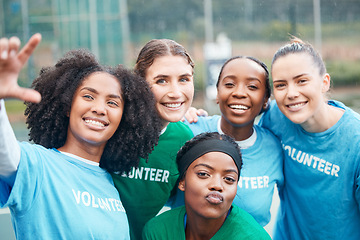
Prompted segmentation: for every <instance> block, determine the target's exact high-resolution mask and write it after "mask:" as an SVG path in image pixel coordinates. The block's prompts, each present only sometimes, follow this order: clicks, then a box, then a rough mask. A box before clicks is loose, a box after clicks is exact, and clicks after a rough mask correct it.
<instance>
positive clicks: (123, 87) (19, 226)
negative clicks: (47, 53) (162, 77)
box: [0, 34, 161, 239]
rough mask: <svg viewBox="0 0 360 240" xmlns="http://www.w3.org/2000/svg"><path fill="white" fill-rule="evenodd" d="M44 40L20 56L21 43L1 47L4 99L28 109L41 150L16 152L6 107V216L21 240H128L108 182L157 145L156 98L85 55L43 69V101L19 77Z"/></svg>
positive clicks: (2, 182)
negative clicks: (12, 99) (19, 102)
mask: <svg viewBox="0 0 360 240" xmlns="http://www.w3.org/2000/svg"><path fill="white" fill-rule="evenodd" d="M40 40H41V36H40V35H39V34H36V35H34V36H33V37H32V38H31V39H30V40H29V42H28V43H27V44H26V45H25V46H24V48H23V49H22V50H21V51H20V52H19V53H18V52H17V51H18V48H19V46H20V41H19V39H17V38H10V39H4V38H3V39H1V40H0V85H1V87H0V99H4V98H8V97H15V98H19V99H22V100H25V101H28V102H27V103H26V105H27V108H26V110H25V115H26V116H27V124H28V128H29V129H30V133H29V135H30V140H32V141H33V142H34V143H35V144H29V143H26V142H21V143H20V142H19V143H18V142H16V139H15V137H14V134H13V132H12V130H11V126H10V124H9V122H8V120H7V117H6V113H5V108H4V103H3V100H1V109H0V115H1V116H0V159H1V161H0V206H1V207H9V209H10V211H11V214H12V220H13V226H14V230H15V234H16V237H17V239H23V238H24V239H40V238H41V239H129V227H128V220H127V217H126V213H125V210H124V207H123V205H122V202H121V200H120V198H119V194H118V191H117V190H116V188H114V185H113V181H112V178H111V175H110V174H109V173H111V172H114V171H117V172H128V171H129V170H130V169H131V168H132V167H136V166H137V164H138V163H139V158H140V157H142V158H147V156H148V154H149V153H150V152H151V151H152V149H153V147H154V145H155V144H156V143H157V140H158V135H159V131H160V129H161V123H160V120H159V119H158V117H157V113H156V110H155V108H154V100H153V95H152V92H151V91H150V89H149V87H148V86H147V84H146V82H145V81H144V80H143V79H142V78H140V77H138V76H137V75H135V74H133V73H132V72H130V71H128V70H126V69H124V68H123V67H122V66H117V67H113V68H111V67H104V66H102V65H100V64H99V63H98V61H97V60H96V59H95V57H94V55H92V54H91V53H89V52H88V51H86V50H73V51H70V52H68V53H67V54H66V55H65V56H64V57H63V58H62V59H60V60H59V61H58V62H57V63H56V65H55V66H53V67H47V68H43V69H42V70H41V72H40V75H39V77H38V78H37V79H35V81H34V83H33V87H34V89H35V90H36V91H37V92H35V91H34V90H30V89H22V88H19V86H18V85H17V79H18V74H19V72H20V70H21V68H22V67H23V65H24V64H25V62H26V61H27V59H28V58H29V57H30V55H31V53H32V52H33V50H34V49H35V47H36V46H37V44H38V43H39V42H40ZM40 98H41V100H40ZM36 102H38V103H36Z"/></svg>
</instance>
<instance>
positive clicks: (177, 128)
mask: <svg viewBox="0 0 360 240" xmlns="http://www.w3.org/2000/svg"><path fill="white" fill-rule="evenodd" d="M169 132H171V133H174V132H176V134H181V135H184V136H190V137H192V136H193V133H192V131H191V129H190V128H189V127H188V126H187V125H186V124H185V123H183V122H181V121H179V122H171V123H169V125H168V126H167V128H166V133H169Z"/></svg>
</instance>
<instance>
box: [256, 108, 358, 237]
mask: <svg viewBox="0 0 360 240" xmlns="http://www.w3.org/2000/svg"><path fill="white" fill-rule="evenodd" d="M328 104H330V105H332V106H334V107H338V108H341V109H344V110H345V112H344V114H343V116H342V118H341V119H340V120H339V121H338V122H337V123H336V124H335V125H334V126H332V127H331V128H329V129H328V130H326V131H324V132H320V133H309V132H306V131H305V130H304V129H303V128H302V127H301V126H300V125H299V124H294V123H293V122H291V121H290V120H289V119H288V118H286V117H285V115H283V114H282V113H281V111H280V110H279V108H278V107H277V105H276V103H275V101H273V102H272V103H271V107H270V110H269V111H267V112H266V113H265V114H264V115H263V117H262V119H261V121H260V124H261V125H262V126H264V127H266V128H268V129H270V130H271V131H272V132H273V133H274V134H275V135H276V136H278V137H279V138H280V140H281V143H282V148H283V150H284V153H285V159H284V175H285V179H286V182H285V187H284V188H283V190H282V191H280V197H281V206H280V211H279V214H278V221H277V224H276V229H275V234H274V239H284V240H285V239H299V240H300V239H347V240H355V239H357V240H358V239H360V209H359V203H360V151H359V146H360V115H359V114H357V113H355V112H354V111H352V110H351V109H350V108H348V107H346V106H345V105H344V104H342V103H340V102H337V101H329V103H328Z"/></svg>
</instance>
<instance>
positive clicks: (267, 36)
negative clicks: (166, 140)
mask: <svg viewBox="0 0 360 240" xmlns="http://www.w3.org/2000/svg"><path fill="white" fill-rule="evenodd" d="M359 13H360V0H128V1H127V0H102V1H100V0H31V1H28V0H0V36H1V37H11V36H14V35H16V36H18V37H19V38H20V39H21V40H22V41H23V42H25V41H26V40H27V39H29V37H30V36H31V35H32V34H34V33H36V32H40V33H41V34H42V36H43V40H42V42H41V44H40V45H39V47H38V48H37V49H36V51H35V53H34V54H33V57H32V58H31V59H30V61H29V63H28V65H27V67H26V69H24V71H23V72H22V73H21V76H20V84H21V85H22V86H30V84H31V82H32V80H33V79H34V78H35V77H36V75H37V74H38V72H39V70H40V68H41V67H42V66H49V65H53V64H54V63H55V62H56V60H58V59H59V57H61V56H62V55H63V54H64V53H65V52H66V51H68V50H70V49H74V48H88V49H90V50H91V51H92V52H93V53H95V54H96V56H97V57H98V58H99V59H100V61H101V62H102V63H104V64H109V65H115V64H124V65H126V66H127V67H129V68H132V67H133V66H134V62H135V60H136V56H137V54H138V53H139V51H140V49H141V47H142V46H143V45H144V44H145V43H146V42H148V41H149V40H150V39H153V38H170V39H173V40H175V41H177V42H179V43H180V44H182V45H183V46H184V47H185V48H186V49H187V50H188V51H189V53H190V54H191V56H192V57H193V60H194V61H195V100H194V106H195V107H201V108H205V109H206V110H208V111H209V112H210V113H211V114H213V113H218V110H217V106H216V104H215V103H214V101H213V100H212V98H213V96H212V95H211V93H210V92H206V91H207V89H208V87H209V86H211V85H212V84H213V81H214V79H215V78H216V77H217V76H216V75H217V71H218V70H219V66H221V64H222V63H223V62H224V61H225V59H226V58H228V57H230V56H234V55H250V56H253V57H256V58H258V59H260V60H262V61H264V62H265V63H266V64H267V65H268V66H269V68H270V63H271V59H272V56H273V54H274V53H275V51H276V50H277V49H278V48H279V47H281V46H282V45H284V44H286V43H287V42H288V40H289V36H290V35H294V36H297V37H300V38H301V39H303V40H304V41H307V42H310V43H311V44H313V45H314V46H315V47H316V49H317V50H318V51H319V52H320V53H321V54H322V56H323V58H324V61H325V63H326V66H327V70H328V72H329V73H330V75H331V79H332V86H333V89H332V91H331V92H330V94H329V97H330V98H334V99H338V100H341V101H343V102H344V103H345V104H347V105H348V106H350V107H352V108H353V109H354V110H356V111H358V112H360V14H359ZM0 87H1V86H0ZM210 90H211V89H210ZM209 98H210V99H209ZM6 106H7V110H8V114H9V118H10V121H11V122H12V125H13V127H14V129H15V133H16V135H17V137H18V139H20V140H27V129H26V126H25V125H24V116H23V110H24V106H23V104H22V103H21V102H19V101H15V100H8V101H6ZM3 212H5V214H0V226H2V227H1V228H4V229H5V230H3V229H1V230H0V232H1V233H3V232H4V231H6V229H8V231H9V234H10V236H9V238H4V237H3V236H4V235H2V237H1V239H13V233H12V232H11V231H12V229H11V224H10V222H9V216H8V214H6V213H7V210H3ZM0 213H1V212H0ZM2 222H4V224H2ZM6 224H8V225H6ZM268 228H270V229H271V226H270V227H268Z"/></svg>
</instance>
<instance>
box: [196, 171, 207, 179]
mask: <svg viewBox="0 0 360 240" xmlns="http://www.w3.org/2000/svg"><path fill="white" fill-rule="evenodd" d="M196 175H197V176H198V177H199V178H207V177H209V176H210V175H209V174H208V173H206V172H197V173H196Z"/></svg>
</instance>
